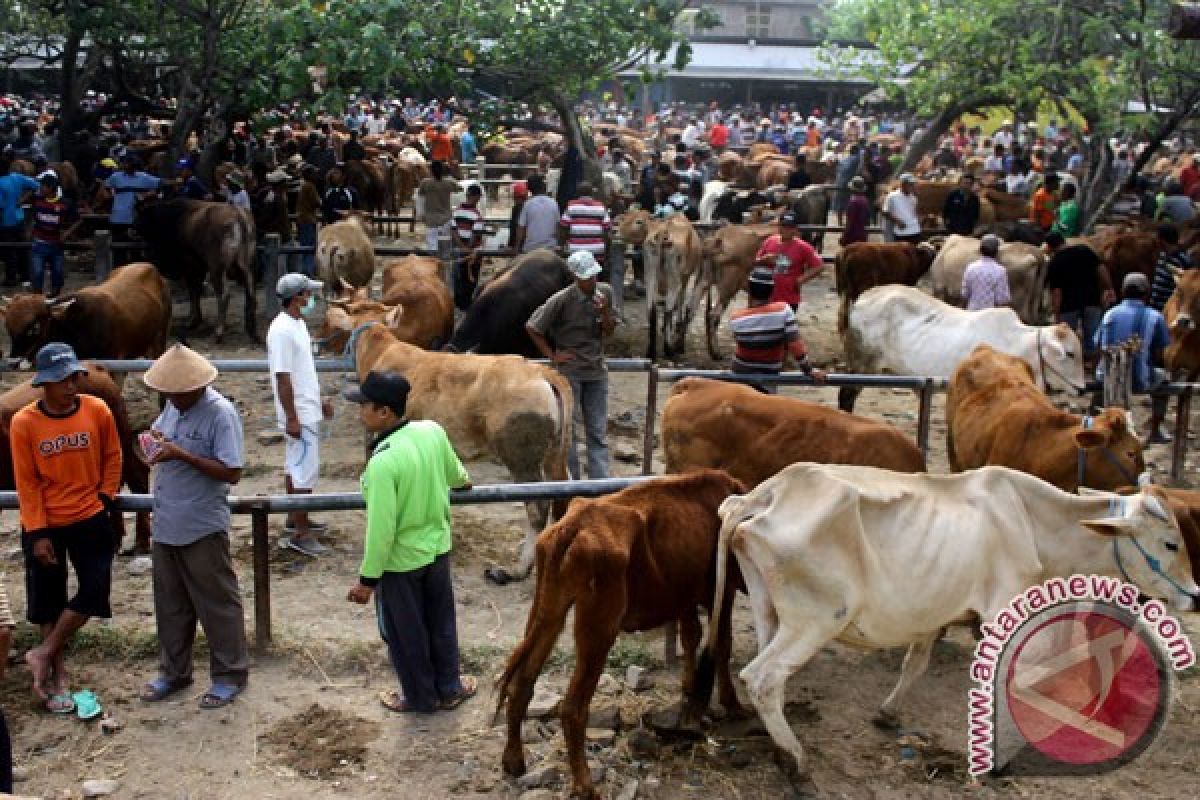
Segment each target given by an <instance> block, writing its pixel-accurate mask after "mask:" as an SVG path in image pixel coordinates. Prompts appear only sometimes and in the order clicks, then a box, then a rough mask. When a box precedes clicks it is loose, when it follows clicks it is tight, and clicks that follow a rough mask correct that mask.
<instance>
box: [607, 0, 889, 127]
mask: <svg viewBox="0 0 1200 800" xmlns="http://www.w3.org/2000/svg"><path fill="white" fill-rule="evenodd" d="M831 4H832V3H831V2H830V0H709V2H705V3H704V7H705V8H707V9H709V10H710V11H712V12H713V13H714V14H715V15H716V16H717V17H718V18H719V19H720V24H719V25H718V26H717V27H715V28H712V29H709V30H705V31H700V32H696V31H695V30H694V27H693V26H694V19H695V13H688V12H686V11H685V12H684V13H683V15H682V17H681V19H680V22H679V24H680V26H682V28H683V29H684V30H685V31H687V32H688V33H690V34H691V36H690V38H691V43H692V59H691V62H690V63H689V64H688V65H687V66H686V67H685V68H684V69H682V70H678V71H676V70H670V69H668V70H667V72H666V73H665V76H664V79H663V80H661V81H658V82H656V83H654V84H651V85H650V86H649V87H648V88H649V100H650V102H653V103H662V102H686V103H708V102H712V101H716V102H717V103H719V104H720V105H721V106H722V107H723V108H730V107H733V106H736V105H743V106H744V105H749V104H751V103H759V104H763V105H768V104H773V103H794V104H795V105H796V107H797V108H799V109H803V110H804V111H808V110H810V109H812V108H820V109H823V110H825V111H827V112H832V111H836V110H838V109H841V108H844V107H847V106H849V105H852V104H853V103H855V102H857V101H858V100H859V99H860V98H861V97H862V96H863V95H865V94H867V93H868V92H869V91H870V90H871V89H872V86H871V84H870V83H868V82H865V81H863V80H861V79H859V78H847V77H845V76H839V75H837V74H835V72H834V70H833V69H832V68H831V67H830V65H829V64H828V63H826V62H825V61H824V60H823V59H822V57H821V43H822V41H823V39H824V26H825V18H826V16H825V15H826V9H827V8H828V7H829V6H830V5H831ZM864 46H865V47H869V45H864ZM668 61H669V59H668ZM622 77H623V78H625V79H626V80H630V79H635V80H636V79H637V77H638V72H637V70H630V71H627V72H625V73H623V74H622Z"/></svg>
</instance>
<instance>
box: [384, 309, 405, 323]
mask: <svg viewBox="0 0 1200 800" xmlns="http://www.w3.org/2000/svg"><path fill="white" fill-rule="evenodd" d="M403 315H404V306H402V305H399V304H397V305H396V307H395V308H393V309H392V310H391V311H389V312H387V314H386V315H385V316H384V318H383V324H384V325H387V326H388V327H389V328H394V327H396V326H397V325H399V324H400V317H401V316H403Z"/></svg>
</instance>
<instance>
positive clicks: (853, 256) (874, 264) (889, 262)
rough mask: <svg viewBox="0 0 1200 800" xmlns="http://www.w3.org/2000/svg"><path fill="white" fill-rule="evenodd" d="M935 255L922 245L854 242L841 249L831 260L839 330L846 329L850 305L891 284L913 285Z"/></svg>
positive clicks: (929, 247)
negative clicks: (838, 303) (839, 300)
mask: <svg viewBox="0 0 1200 800" xmlns="http://www.w3.org/2000/svg"><path fill="white" fill-rule="evenodd" d="M936 256H937V251H936V250H935V249H934V248H933V246H932V245H929V244H925V243H924V242H922V243H921V244H911V243H909V242H889V243H885V244H881V243H877V242H855V243H854V244H851V245H847V246H846V247H844V248H842V250H841V252H839V253H838V254H837V259H836V260H835V261H834V276H835V279H836V282H837V290H838V294H839V295H840V296H841V305H840V306H839V307H838V331H839V332H844V331H845V330H846V317H847V315H848V314H849V313H850V306H851V305H852V304H853V303H854V301H855V300H857V299H858V296H859V295H860V294H862V293H863V292H865V291H866V290H867V289H873V288H875V287H876V286H886V285H887V284H892V283H900V284H904V285H905V286H916V285H917V281H919V280H920V279H921V276H923V275H924V274H925V273H926V272H928V271H929V266H930V264H932V263H933V259H934V257H936Z"/></svg>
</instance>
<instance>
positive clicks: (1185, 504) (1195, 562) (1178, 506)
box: [1160, 488, 1200, 578]
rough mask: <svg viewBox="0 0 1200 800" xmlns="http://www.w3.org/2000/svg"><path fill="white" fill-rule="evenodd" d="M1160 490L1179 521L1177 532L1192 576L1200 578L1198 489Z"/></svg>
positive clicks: (1199, 501) (1199, 503) (1199, 506)
mask: <svg viewBox="0 0 1200 800" xmlns="http://www.w3.org/2000/svg"><path fill="white" fill-rule="evenodd" d="M1160 491H1161V492H1162V493H1163V494H1164V495H1166V498H1167V504H1168V505H1169V506H1170V507H1171V513H1172V514H1174V515H1175V520H1176V522H1178V523H1179V532H1180V533H1181V534H1183V543H1184V546H1185V547H1186V548H1187V551H1188V558H1189V559H1191V562H1192V577H1193V578H1200V491H1196V490H1194V489H1167V488H1162V489H1160Z"/></svg>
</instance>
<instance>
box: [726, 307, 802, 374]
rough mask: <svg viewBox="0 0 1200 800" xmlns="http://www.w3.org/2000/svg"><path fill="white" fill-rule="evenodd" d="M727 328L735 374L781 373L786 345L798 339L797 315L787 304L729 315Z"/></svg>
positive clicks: (751, 308) (746, 309)
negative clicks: (731, 340) (731, 333)
mask: <svg viewBox="0 0 1200 800" xmlns="http://www.w3.org/2000/svg"><path fill="white" fill-rule="evenodd" d="M729 327H730V328H731V329H732V330H733V340H734V342H735V348H734V352H733V371H734V372H758V373H768V374H776V373H778V372H780V371H781V370H782V369H783V355H784V351H785V350H786V349H787V345H788V342H793V341H795V340H797V339H799V338H800V326H799V325H798V324H797V322H796V312H794V311H792V308H791V306H789V305H788V304H787V303H766V304H764V305H761V306H752V307H750V308H742V309H738V310H737V311H735V312H733V314H732V315H731V316H730V318H729Z"/></svg>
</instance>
